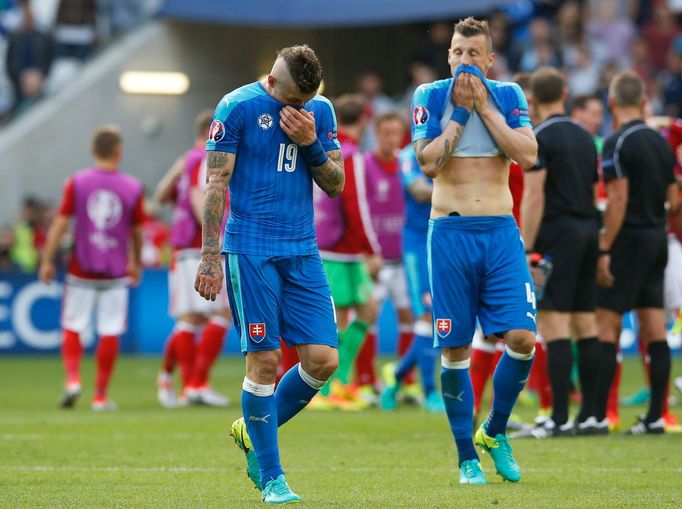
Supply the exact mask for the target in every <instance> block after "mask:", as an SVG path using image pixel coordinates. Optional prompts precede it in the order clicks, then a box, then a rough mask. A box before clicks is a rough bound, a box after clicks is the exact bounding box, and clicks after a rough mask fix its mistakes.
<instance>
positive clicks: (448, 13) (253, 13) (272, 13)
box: [161, 0, 505, 27]
mask: <svg viewBox="0 0 682 509" xmlns="http://www.w3.org/2000/svg"><path fill="white" fill-rule="evenodd" d="M503 3H505V0H476V2H471V1H469V0H429V1H428V2H424V1H422V0H342V1H327V2H323V1H320V0H247V1H245V0H192V1H191V2H190V1H188V0H166V2H165V4H164V6H163V7H162V9H161V15H162V16H165V17H168V18H174V19H182V20H186V21H203V22H211V23H224V24H230V25H254V26H279V27H287V26H291V27H335V26H354V25H355V26H357V25H380V24H393V23H410V22H415V21H433V20H438V19H446V20H447V19H452V18H456V17H459V16H468V15H471V14H481V13H486V12H489V11H490V10H492V9H494V8H495V7H499V6H501V5H502V4H503Z"/></svg>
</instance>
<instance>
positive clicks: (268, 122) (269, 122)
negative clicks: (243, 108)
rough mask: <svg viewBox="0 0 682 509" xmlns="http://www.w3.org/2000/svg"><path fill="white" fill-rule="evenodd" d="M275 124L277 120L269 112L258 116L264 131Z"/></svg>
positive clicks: (259, 125)
mask: <svg viewBox="0 0 682 509" xmlns="http://www.w3.org/2000/svg"><path fill="white" fill-rule="evenodd" d="M274 124H275V121H274V119H273V118H272V115H270V114H269V113H263V114H262V115H261V116H260V117H258V127H260V128H261V129H263V131H267V130H268V129H270V128H271V127H272V126H273V125H274Z"/></svg>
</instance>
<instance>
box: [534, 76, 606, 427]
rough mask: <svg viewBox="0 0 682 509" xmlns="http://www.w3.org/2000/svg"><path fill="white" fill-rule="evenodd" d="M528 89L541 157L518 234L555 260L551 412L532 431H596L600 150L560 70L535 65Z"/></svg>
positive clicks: (547, 322) (546, 330) (542, 329)
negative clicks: (573, 389) (573, 406)
mask: <svg viewBox="0 0 682 509" xmlns="http://www.w3.org/2000/svg"><path fill="white" fill-rule="evenodd" d="M531 90H532V102H533V107H534V110H535V114H536V117H537V119H538V120H539V121H540V123H539V124H538V125H537V126H536V127H535V137H536V138H537V140H538V162H537V164H536V166H535V167H533V168H531V169H530V170H528V171H527V172H526V176H525V181H524V194H523V202H522V209H521V232H522V236H523V240H524V242H525V243H526V249H527V250H528V252H533V251H535V252H538V253H540V254H542V256H543V257H545V258H551V261H552V263H553V265H554V270H553V271H552V273H551V275H550V277H549V279H548V280H547V282H546V286H545V291H544V296H543V298H542V300H540V302H539V305H538V315H537V326H538V331H539V333H540V334H541V335H542V338H543V339H544V341H545V343H546V344H547V358H548V369H549V379H550V383H551V385H552V397H553V408H552V416H551V418H550V419H548V420H546V421H544V422H543V423H541V424H539V425H538V426H537V427H536V429H535V430H533V432H532V435H533V436H535V437H537V438H545V437H549V436H565V435H572V434H574V433H576V432H577V433H579V434H590V433H596V432H597V429H598V427H597V420H596V418H595V411H594V402H595V390H596V382H597V380H596V379H597V373H598V363H599V343H598V342H597V325H596V321H595V315H594V310H595V307H596V291H597V285H596V281H595V275H596V264H597V242H598V232H599V230H598V224H597V211H596V208H595V200H594V198H595V185H596V184H597V182H598V173H597V171H598V170H597V165H598V159H597V149H596V147H595V144H594V140H593V139H592V136H591V135H590V134H589V133H588V132H587V131H586V130H585V129H583V128H582V127H581V126H580V125H578V124H577V123H576V122H574V121H573V120H571V118H570V117H568V116H567V115H566V110H565V106H564V103H565V101H566V98H567V96H568V90H567V88H566V83H565V81H564V78H563V76H562V75H561V73H560V72H559V71H557V70H556V69H552V68H549V67H544V68H540V69H538V70H537V71H535V73H533V76H532V78H531ZM571 336H573V338H574V339H576V340H577V341H578V372H579V375H580V386H581V389H582V393H583V399H582V407H581V410H580V413H579V414H578V417H577V422H576V423H573V422H572V421H571V420H570V419H569V415H568V397H569V389H570V379H571V370H572V367H573V351H572V347H571V340H570V337H571Z"/></svg>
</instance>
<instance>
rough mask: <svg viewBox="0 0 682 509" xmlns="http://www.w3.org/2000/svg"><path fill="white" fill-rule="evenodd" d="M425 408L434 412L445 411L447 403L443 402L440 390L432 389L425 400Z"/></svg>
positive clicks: (440, 412)
mask: <svg viewBox="0 0 682 509" xmlns="http://www.w3.org/2000/svg"><path fill="white" fill-rule="evenodd" d="M424 409H425V410H426V411H427V412H429V413H432V414H443V413H445V403H443V396H441V395H440V394H439V393H438V391H431V393H430V394H429V395H428V396H426V399H425V400H424Z"/></svg>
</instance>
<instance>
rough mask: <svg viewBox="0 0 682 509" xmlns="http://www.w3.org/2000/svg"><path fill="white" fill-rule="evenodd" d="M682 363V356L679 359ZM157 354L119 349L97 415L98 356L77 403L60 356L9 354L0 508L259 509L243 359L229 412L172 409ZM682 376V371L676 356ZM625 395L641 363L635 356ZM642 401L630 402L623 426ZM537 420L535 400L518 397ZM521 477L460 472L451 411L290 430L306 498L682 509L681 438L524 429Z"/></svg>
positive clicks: (0, 428) (227, 367) (350, 504)
mask: <svg viewBox="0 0 682 509" xmlns="http://www.w3.org/2000/svg"><path fill="white" fill-rule="evenodd" d="M676 361H677V359H676ZM157 368H158V360H157V359H149V358H131V357H124V358H122V359H120V361H119V363H118V366H117V371H116V373H115V375H114V380H113V383H112V388H111V396H112V399H114V400H115V401H116V402H117V403H118V404H119V406H120V410H119V411H117V412H115V413H93V412H92V411H91V410H90V408H89V399H90V397H91V395H92V389H91V387H92V377H93V361H92V359H91V358H88V359H86V360H85V362H84V378H83V380H84V387H85V391H84V395H83V397H82V399H81V401H79V405H78V407H77V408H76V409H74V410H72V411H64V410H59V409H58V408H57V406H56V401H57V399H58V396H59V393H60V390H61V384H62V368H61V364H60V362H59V360H58V359H57V358H46V357H38V358H33V359H29V358H3V359H0V508H15V507H21V508H24V507H27V508H33V507H35V508H53V507H64V508H97V507H106V508H110V507H116V508H124V507H126V508H127V507H144V508H147V507H149V508H156V507H159V508H164V509H168V508H213V507H216V508H217V507H220V508H242V507H244V508H248V507H262V506H263V504H262V503H261V502H260V498H259V493H258V492H257V491H256V490H254V489H253V488H252V487H251V485H250V483H249V482H248V480H247V478H246V475H245V472H244V458H243V454H242V453H241V451H239V450H238V449H237V448H236V447H235V446H234V445H233V444H232V443H231V442H230V441H228V439H227V433H228V430H229V425H230V423H231V422H232V421H233V420H234V419H235V418H237V417H238V416H239V415H240V410H239V404H238V398H239V392H240V387H241V379H242V377H243V360H241V359H237V358H230V359H224V360H221V362H220V364H219V365H218V366H217V368H216V370H215V374H214V383H215V385H216V387H217V388H218V389H220V390H222V391H225V392H227V393H228V395H229V396H230V397H231V398H232V399H233V405H232V407H231V408H229V409H227V410H216V409H212V408H184V409H178V410H173V411H169V410H164V409H162V408H160V407H159V405H158V404H157V402H156V396H155V385H154V380H155V376H156V372H157ZM676 368H677V369H676V370H677V374H678V375H679V374H681V373H680V368H679V362H676ZM624 374H625V376H624V383H623V392H624V393H628V392H630V391H632V390H635V389H637V388H638V387H639V386H640V385H641V383H642V371H641V368H640V366H639V364H638V361H637V360H629V361H627V364H626V367H625V371H624ZM642 410H643V409H642V408H628V409H624V410H623V420H624V421H623V422H624V424H629V423H631V421H632V419H633V418H634V416H635V415H636V414H637V413H638V412H642ZM519 413H520V415H522V416H523V417H524V418H526V419H531V418H532V416H533V415H534V409H532V408H523V407H521V408H519ZM513 445H514V450H515V454H516V457H517V459H518V461H519V463H520V464H521V467H522V469H523V479H522V480H521V482H520V483H518V484H510V483H504V482H502V481H501V480H500V478H499V477H497V476H496V475H494V473H493V469H492V463H491V461H490V458H489V457H486V456H483V457H482V463H483V466H484V468H485V470H486V474H487V476H488V481H489V484H488V485H487V486H473V487H472V486H468V487H467V486H460V485H459V484H458V483H457V479H458V474H457V471H456V454H455V448H454V444H453V441H452V438H451V436H450V431H449V429H448V426H447V421H446V418H445V416H443V415H429V414H426V413H424V412H423V411H421V410H419V409H417V408H414V407H408V408H401V409H400V410H398V411H397V412H395V413H393V414H385V413H382V412H380V411H379V410H371V411H367V412H361V413H345V412H319V411H317V412H316V411H304V412H303V413H302V414H301V415H299V416H298V417H297V418H295V419H294V420H293V421H292V422H290V423H289V424H287V425H286V426H285V427H284V428H283V429H282V430H281V434H280V446H281V453H282V462H283V465H284V467H285V470H286V471H287V478H288V480H289V483H290V485H291V486H292V488H293V489H294V490H295V491H296V492H297V493H298V494H300V495H301V496H302V497H303V499H304V502H303V503H304V506H303V507H309V508H350V509H359V508H365V507H367V508H384V507H385V508H403V507H404V508H422V507H423V508H446V507H447V508H453V507H457V508H460V507H461V508H478V507H489V508H512V507H519V508H551V509H556V508H589V509H597V508H609V509H610V508H620V507H633V508H643V507H652V508H656V509H658V508H668V507H669V508H674V507H677V508H679V507H682V488H680V486H682V484H681V480H682V435H679V434H678V435H672V434H670V435H667V436H664V437H637V438H628V437H622V436H613V435H612V436H609V437H607V438H592V437H590V438H579V439H578V438H573V439H570V438H569V439H553V440H545V441H533V440H516V441H514V442H513Z"/></svg>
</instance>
